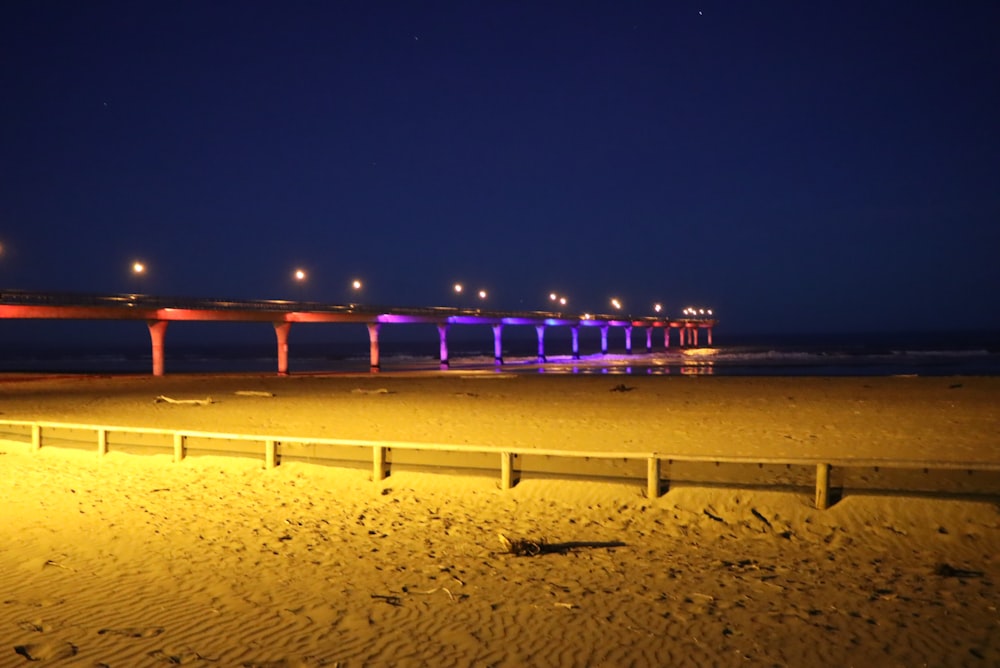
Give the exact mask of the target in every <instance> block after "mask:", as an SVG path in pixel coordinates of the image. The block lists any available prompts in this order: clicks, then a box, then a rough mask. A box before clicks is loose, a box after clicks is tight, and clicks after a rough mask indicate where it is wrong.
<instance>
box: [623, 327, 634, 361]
mask: <svg viewBox="0 0 1000 668" xmlns="http://www.w3.org/2000/svg"><path fill="white" fill-rule="evenodd" d="M625 354H626V355H631V354H632V325H629V326H628V327H626V328H625Z"/></svg>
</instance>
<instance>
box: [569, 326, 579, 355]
mask: <svg viewBox="0 0 1000 668" xmlns="http://www.w3.org/2000/svg"><path fill="white" fill-rule="evenodd" d="M570 332H571V333H572V334H573V359H575V360H578V359H580V327H579V326H576V327H573V328H571V329H570Z"/></svg>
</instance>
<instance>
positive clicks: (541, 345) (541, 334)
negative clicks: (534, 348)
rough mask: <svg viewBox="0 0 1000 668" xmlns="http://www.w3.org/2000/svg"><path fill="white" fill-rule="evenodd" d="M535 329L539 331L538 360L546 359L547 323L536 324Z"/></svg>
mask: <svg viewBox="0 0 1000 668" xmlns="http://www.w3.org/2000/svg"><path fill="white" fill-rule="evenodd" d="M535 331H536V332H538V361H539V362H544V361H545V325H535Z"/></svg>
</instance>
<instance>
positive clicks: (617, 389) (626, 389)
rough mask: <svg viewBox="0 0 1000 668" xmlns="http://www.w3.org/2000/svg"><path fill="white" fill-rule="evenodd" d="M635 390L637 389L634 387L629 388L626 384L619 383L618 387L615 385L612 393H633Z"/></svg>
mask: <svg viewBox="0 0 1000 668" xmlns="http://www.w3.org/2000/svg"><path fill="white" fill-rule="evenodd" d="M634 389H635V388H634V387H629V386H628V385H626V384H625V383H618V384H617V385H615V386H614V387H612V388H611V390H610V391H611V392H631V391H632V390H634Z"/></svg>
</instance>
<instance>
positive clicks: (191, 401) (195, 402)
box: [153, 394, 215, 406]
mask: <svg viewBox="0 0 1000 668" xmlns="http://www.w3.org/2000/svg"><path fill="white" fill-rule="evenodd" d="M153 403H154V404H159V403H165V404H188V405H192V406H207V405H209V404H212V403H215V402H214V401H212V397H205V398H204V399H172V398H170V397H168V396H165V395H162V394H161V395H160V396H158V397H156V398H155V399H153Z"/></svg>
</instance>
